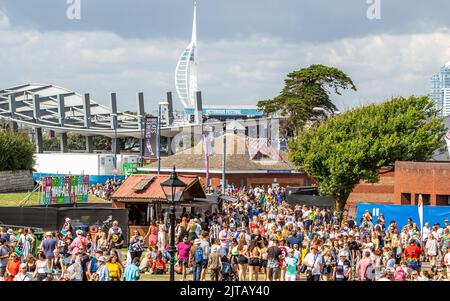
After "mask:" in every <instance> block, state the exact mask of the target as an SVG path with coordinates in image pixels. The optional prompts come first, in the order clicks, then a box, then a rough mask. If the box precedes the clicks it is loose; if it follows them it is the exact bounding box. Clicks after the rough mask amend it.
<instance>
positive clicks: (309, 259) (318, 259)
mask: <svg viewBox="0 0 450 301" xmlns="http://www.w3.org/2000/svg"><path fill="white" fill-rule="evenodd" d="M314 259H315V261H314ZM322 261H323V259H322V255H320V254H317V255H314V254H313V253H311V252H310V253H308V254H307V255H306V256H305V259H304V260H303V262H304V263H305V264H306V265H307V266H308V270H311V268H310V267H309V266H313V268H312V274H313V275H320V266H321V265H322Z"/></svg>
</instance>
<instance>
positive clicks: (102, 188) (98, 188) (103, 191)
mask: <svg viewBox="0 0 450 301" xmlns="http://www.w3.org/2000/svg"><path fill="white" fill-rule="evenodd" d="M121 184H122V181H121V180H117V181H114V180H113V179H108V180H107V181H106V183H105V184H104V185H102V184H96V185H91V187H89V194H92V195H95V196H96V197H98V198H102V199H105V200H110V199H111V196H112V194H113V193H114V192H115V191H116V190H117V189H118V188H119V187H120V185H121Z"/></svg>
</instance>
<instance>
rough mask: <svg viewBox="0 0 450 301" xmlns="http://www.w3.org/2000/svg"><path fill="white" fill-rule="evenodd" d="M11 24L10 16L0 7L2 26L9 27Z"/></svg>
mask: <svg viewBox="0 0 450 301" xmlns="http://www.w3.org/2000/svg"><path fill="white" fill-rule="evenodd" d="M9 26H10V22H9V17H8V15H7V14H6V12H4V11H3V10H2V9H0V28H8V27H9Z"/></svg>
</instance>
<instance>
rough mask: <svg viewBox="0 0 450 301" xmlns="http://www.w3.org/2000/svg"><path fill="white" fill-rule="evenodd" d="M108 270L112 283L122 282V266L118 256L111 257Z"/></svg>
mask: <svg viewBox="0 0 450 301" xmlns="http://www.w3.org/2000/svg"><path fill="white" fill-rule="evenodd" d="M106 268H107V269H108V271H109V279H110V281H120V279H121V277H122V265H121V264H120V263H119V262H118V261H117V256H116V255H111V256H110V257H109V260H108V262H107V263H106Z"/></svg>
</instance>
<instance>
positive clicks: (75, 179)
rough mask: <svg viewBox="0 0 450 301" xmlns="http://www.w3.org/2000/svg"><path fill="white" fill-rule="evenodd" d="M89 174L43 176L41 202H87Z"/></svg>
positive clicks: (47, 203) (46, 203)
mask: <svg viewBox="0 0 450 301" xmlns="http://www.w3.org/2000/svg"><path fill="white" fill-rule="evenodd" d="M88 192H89V176H88V175H81V176H55V177H45V178H44V181H43V183H42V204H44V205H49V204H70V203H87V202H88Z"/></svg>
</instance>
